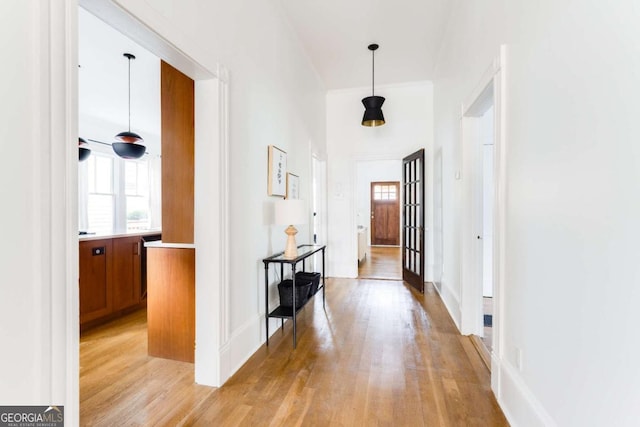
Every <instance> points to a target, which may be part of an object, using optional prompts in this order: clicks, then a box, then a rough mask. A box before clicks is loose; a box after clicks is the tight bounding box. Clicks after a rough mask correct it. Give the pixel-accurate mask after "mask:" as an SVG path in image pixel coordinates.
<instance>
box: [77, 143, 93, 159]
mask: <svg viewBox="0 0 640 427" xmlns="http://www.w3.org/2000/svg"><path fill="white" fill-rule="evenodd" d="M88 145H89V144H88V143H87V141H86V140H85V139H84V138H78V160H80V161H81V162H84V161H85V160H87V159H88V158H89V156H90V155H91V149H90V148H89V147H87V146H88Z"/></svg>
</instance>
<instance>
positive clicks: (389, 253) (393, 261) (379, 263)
mask: <svg viewBox="0 0 640 427" xmlns="http://www.w3.org/2000/svg"><path fill="white" fill-rule="evenodd" d="M358 278H359V279H387V280H388V279H391V280H402V250H401V248H400V247H399V246H368V247H367V256H366V258H365V259H364V260H363V261H362V262H361V263H360V264H359V265H358Z"/></svg>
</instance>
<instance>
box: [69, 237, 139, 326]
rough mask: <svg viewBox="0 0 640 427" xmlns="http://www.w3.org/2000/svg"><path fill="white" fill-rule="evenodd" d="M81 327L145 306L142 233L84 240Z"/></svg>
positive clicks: (82, 246) (81, 255)
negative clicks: (143, 299) (142, 280)
mask: <svg viewBox="0 0 640 427" xmlns="http://www.w3.org/2000/svg"><path fill="white" fill-rule="evenodd" d="M79 255H80V328H81V330H85V329H87V328H88V327H91V326H94V325H97V324H99V323H103V322H104V321H107V320H110V319H113V318H115V317H117V316H119V315H121V314H124V313H125V312H127V311H128V310H130V309H133V308H136V307H139V306H141V302H142V301H141V298H140V295H141V290H140V289H141V273H140V269H141V262H140V258H141V257H140V255H141V236H127V237H117V238H105V239H98V240H87V241H80V247H79Z"/></svg>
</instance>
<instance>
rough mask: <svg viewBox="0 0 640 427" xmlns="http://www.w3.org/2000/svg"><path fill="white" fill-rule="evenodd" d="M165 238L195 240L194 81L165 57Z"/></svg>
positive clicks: (163, 187) (163, 162) (162, 62)
mask: <svg viewBox="0 0 640 427" xmlns="http://www.w3.org/2000/svg"><path fill="white" fill-rule="evenodd" d="M160 80H161V83H160V85H161V91H160V96H161V109H162V241H163V242H166V243H193V198H194V195H193V194H194V193H193V191H194V190H193V182H194V174H193V170H194V146H195V128H194V124H195V107H194V105H195V104H194V102H195V94H194V81H193V80H192V79H190V78H189V77H187V76H185V75H184V74H182V73H181V72H180V71H178V70H176V69H175V68H173V67H172V66H171V65H169V64H167V63H166V62H164V61H161V68H160Z"/></svg>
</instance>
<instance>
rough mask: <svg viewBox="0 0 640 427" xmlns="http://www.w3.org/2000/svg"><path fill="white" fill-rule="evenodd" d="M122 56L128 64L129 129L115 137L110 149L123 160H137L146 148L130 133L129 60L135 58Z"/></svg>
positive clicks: (138, 136) (139, 137)
mask: <svg viewBox="0 0 640 427" xmlns="http://www.w3.org/2000/svg"><path fill="white" fill-rule="evenodd" d="M123 56H124V57H125V58H127V60H128V62H129V128H128V129H127V130H126V131H123V132H120V133H119V134H117V135H116V136H115V139H116V141H118V142H114V143H113V144H111V147H112V148H113V151H114V152H115V153H116V154H117V155H118V156H120V157H122V158H123V159H139V158H140V157H142V156H143V155H144V153H145V151H146V148H145V146H144V145H140V144H139V143H140V142H144V140H143V139H142V137H141V136H140V135H138V134H137V133H135V132H131V60H132V59H136V57H135V56H134V55H132V54H130V53H124V54H123Z"/></svg>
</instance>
